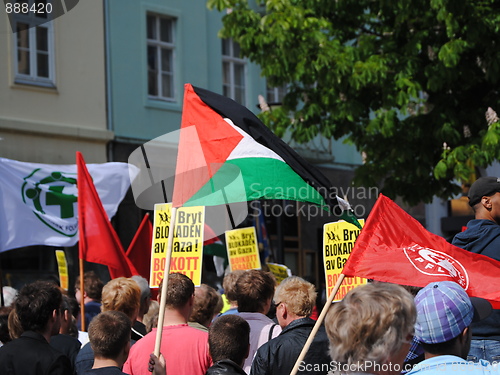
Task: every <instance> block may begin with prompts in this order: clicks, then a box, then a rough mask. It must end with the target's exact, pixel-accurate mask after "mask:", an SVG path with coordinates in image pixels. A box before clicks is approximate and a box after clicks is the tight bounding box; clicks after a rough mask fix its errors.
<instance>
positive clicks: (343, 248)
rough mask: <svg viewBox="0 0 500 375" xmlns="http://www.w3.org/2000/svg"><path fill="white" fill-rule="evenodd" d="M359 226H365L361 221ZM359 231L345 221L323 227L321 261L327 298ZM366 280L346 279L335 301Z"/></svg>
mask: <svg viewBox="0 0 500 375" xmlns="http://www.w3.org/2000/svg"><path fill="white" fill-rule="evenodd" d="M359 223H360V224H361V226H363V225H364V224H365V221H364V220H363V219H360V220H359ZM359 232H360V229H359V228H357V227H356V226H355V225H354V224H351V223H348V222H346V221H343V220H341V221H337V222H335V223H328V224H325V225H324V227H323V259H324V266H325V277H326V288H327V295H326V296H327V298H328V297H329V296H330V293H331V291H332V289H333V287H334V286H335V284H336V283H337V280H338V278H339V276H340V274H341V273H342V269H343V268H344V264H345V262H346V261H347V258H349V255H350V254H351V251H352V249H353V247H354V242H355V241H356V238H358V235H359ZM366 282H367V281H366V279H363V278H361V277H346V278H345V279H344V282H343V283H342V285H341V286H340V289H339V291H338V292H337V295H336V297H335V301H340V300H341V299H342V298H344V296H345V295H346V294H347V292H348V291H349V290H351V289H353V288H355V287H356V286H358V285H362V284H366Z"/></svg>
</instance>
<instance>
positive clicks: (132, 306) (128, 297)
mask: <svg viewBox="0 0 500 375" xmlns="http://www.w3.org/2000/svg"><path fill="white" fill-rule="evenodd" d="M140 300H141V290H140V289H139V286H138V285H137V283H136V282H135V281H134V280H132V279H127V278H126V277H118V278H116V279H113V280H111V281H109V282H108V283H107V284H106V285H104V288H102V306H101V310H102V311H103V312H104V311H121V312H123V313H125V315H127V316H128V318H129V319H130V321H131V322H134V321H135V319H136V317H137V313H138V311H139V305H140V302H141V301H140Z"/></svg>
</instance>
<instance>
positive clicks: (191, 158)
mask: <svg viewBox="0 0 500 375" xmlns="http://www.w3.org/2000/svg"><path fill="white" fill-rule="evenodd" d="M242 139H243V136H242V135H241V134H240V133H239V132H238V131H237V130H235V129H234V128H233V127H232V126H231V125H229V124H228V123H227V122H226V121H224V119H223V118H222V116H221V115H219V114H218V113H217V112H215V111H214V110H213V109H211V108H210V107H209V106H208V105H206V104H205V103H204V102H203V101H202V100H201V99H200V98H199V97H198V95H197V94H196V93H195V92H194V90H193V87H192V86H191V85H190V84H186V85H185V90H184V104H183V110H182V124H181V133H180V138H179V150H178V156H177V167H176V171H175V184H174V194H173V199H172V205H173V206H174V207H179V206H181V205H182V204H183V203H184V202H186V201H187V200H188V199H189V198H191V197H192V196H193V195H194V194H195V193H196V192H197V191H198V190H200V189H201V187H202V186H203V185H205V184H206V183H207V182H208V181H209V180H210V179H211V178H212V177H213V176H214V174H215V173H217V171H218V170H219V168H220V167H221V166H222V164H223V163H224V162H225V161H226V160H227V158H228V156H229V155H230V154H231V152H232V151H233V150H234V148H235V147H236V146H237V145H238V143H239V142H240V141H241V140H242Z"/></svg>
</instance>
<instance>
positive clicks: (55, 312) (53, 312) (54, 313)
mask: <svg viewBox="0 0 500 375" xmlns="http://www.w3.org/2000/svg"><path fill="white" fill-rule="evenodd" d="M58 316H59V310H57V309H54V310H53V311H52V316H51V320H52V322H55V321H56V320H57V318H58Z"/></svg>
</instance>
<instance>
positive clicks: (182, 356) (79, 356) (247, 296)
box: [0, 178, 500, 375]
mask: <svg viewBox="0 0 500 375" xmlns="http://www.w3.org/2000/svg"><path fill="white" fill-rule="evenodd" d="M469 197H470V204H471V206H472V207H473V209H474V212H475V213H476V218H475V219H474V220H473V221H472V222H471V223H470V224H469V225H470V227H471V232H470V233H468V234H459V235H457V237H456V238H455V240H454V241H453V242H454V243H456V244H457V245H459V246H462V247H464V248H466V249H467V250H469V251H473V252H477V253H484V254H485V255H488V256H491V257H492V258H494V259H496V260H500V259H498V253H500V251H498V250H497V251H496V252H494V251H493V249H492V247H491V246H495V245H496V243H497V242H498V243H500V226H499V224H500V179H497V178H494V179H493V178H487V179H479V180H478V181H477V182H476V183H475V184H473V185H472V186H471V189H470V192H469ZM491 222H494V223H495V226H492V224H491ZM495 231H496V232H495ZM464 233H466V232H464ZM494 233H498V236H495V235H494ZM486 238H487V239H488V240H485V239H486ZM81 285H83V288H82V287H81ZM222 286H223V290H222V291H218V290H215V289H214V288H213V287H211V286H209V285H206V284H202V285H201V286H199V287H195V285H194V284H193V282H192V280H191V279H189V278H188V277H187V276H185V275H183V274H180V273H172V274H170V275H169V277H168V285H167V288H166V297H165V301H162V300H161V294H159V296H158V299H157V301H154V300H152V298H151V290H150V288H149V285H148V282H147V280H146V279H144V278H142V277H140V276H134V277H132V278H125V277H119V278H116V279H112V280H110V281H109V282H107V283H106V284H103V283H102V281H101V280H100V279H99V277H97V275H96V274H95V273H94V272H92V271H90V272H87V273H85V275H84V280H83V282H82V283H80V280H77V282H76V284H75V296H74V297H72V296H69V295H68V294H67V292H66V291H64V290H62V289H61V288H60V287H59V286H57V285H56V284H55V283H53V282H49V281H36V282H33V283H30V284H27V285H25V286H24V287H22V288H21V289H20V290H19V291H18V292H17V291H12V290H11V289H12V288H10V289H9V288H7V289H6V293H5V294H4V295H5V297H6V298H5V301H6V303H5V305H6V306H4V307H1V308H0V346H1V347H0V374H2V375H11V374H12V375H13V374H34V375H35V374H36V375H37V374H56V375H57V374H65V375H66V374H67V375H74V374H77V375H84V374H87V375H90V374H94V375H108V374H109V375H117V374H128V375H149V374H151V373H153V374H155V375H164V374H167V373H169V374H171V375H172V374H175V375H181V374H189V375H205V374H208V375H223V374H225V375H233V374H240V375H244V374H246V375H271V374H273V375H274V374H290V373H291V372H292V371H293V369H294V367H296V365H297V364H298V371H297V373H298V374H376V375H396V374H408V375H417V374H418V375H437V374H444V373H456V372H462V371H463V372H464V373H467V374H474V375H475V374H485V373H488V374H497V373H499V374H500V367H499V366H498V364H497V363H496V360H498V359H499V358H500V320H498V314H499V311H498V310H494V309H492V306H491V304H490V302H489V301H487V300H485V299H481V298H474V297H469V296H468V295H467V293H466V291H465V290H464V289H463V288H462V287H461V286H460V285H459V284H457V283H454V282H452V281H442V280H436V281H434V282H431V283H430V284H428V285H427V286H425V287H423V288H418V289H417V290H415V289H413V290H412V288H409V287H405V286H401V285H396V284H391V283H382V282H376V281H372V282H369V283H367V284H366V285H362V286H359V287H357V288H354V289H353V290H351V291H350V292H349V293H348V294H347V295H346V296H345V297H344V298H343V299H342V300H341V301H340V302H335V303H333V304H332V305H331V306H330V307H329V311H328V313H327V315H326V318H325V319H324V321H323V322H320V324H319V327H316V324H317V323H316V321H315V320H314V319H312V318H311V315H312V313H313V309H314V307H315V304H316V300H317V291H316V288H315V286H314V285H313V284H312V283H310V282H308V281H306V280H304V279H303V278H300V277H297V276H290V277H288V278H286V279H284V280H283V281H281V283H279V285H277V283H276V280H275V278H274V276H273V275H272V274H271V273H269V272H266V271H263V270H246V271H234V272H230V273H228V274H227V275H226V276H225V278H224V281H223V284H222ZM161 287H162V286H161V285H160V288H161ZM412 291H413V293H411V292H412ZM221 292H223V293H224V295H221ZM224 300H225V301H226V304H225V307H223V306H224V303H223V301H224ZM81 305H83V307H84V311H85V314H84V317H83V319H81V316H80V313H81ZM159 306H162V307H164V310H163V309H160V308H159ZM160 311H163V315H162V319H159V313H160ZM159 321H161V322H162V326H161V327H158V322H159ZM315 328H318V329H317V332H315V334H314V336H311V332H312V331H313V330H314V329H315ZM158 330H161V341H160V342H157V338H158V337H159V335H158ZM309 337H313V339H312V342H311V343H310V347H309V349H308V351H307V353H306V354H305V356H304V357H303V359H302V360H301V361H300V363H296V362H297V359H298V358H299V356H300V354H301V351H302V349H303V348H304V346H305V345H306V341H307V340H308V338H309ZM157 344H159V347H160V354H159V355H158V356H156V355H155V354H154V352H155V346H156V345H157ZM412 353H417V354H416V355H413V356H412V355H411V354H412Z"/></svg>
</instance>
